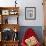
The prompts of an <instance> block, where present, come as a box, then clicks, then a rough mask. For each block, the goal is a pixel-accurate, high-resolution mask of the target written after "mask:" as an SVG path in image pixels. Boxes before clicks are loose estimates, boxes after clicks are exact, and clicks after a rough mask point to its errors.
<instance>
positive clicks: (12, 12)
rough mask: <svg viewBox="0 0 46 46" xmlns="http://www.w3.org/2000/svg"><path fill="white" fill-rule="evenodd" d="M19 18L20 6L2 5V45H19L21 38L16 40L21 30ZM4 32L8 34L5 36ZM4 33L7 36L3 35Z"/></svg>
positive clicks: (0, 29) (0, 30)
mask: <svg viewBox="0 0 46 46" xmlns="http://www.w3.org/2000/svg"><path fill="white" fill-rule="evenodd" d="M9 17H12V18H9ZM18 18H19V7H0V32H1V34H0V35H1V38H0V39H1V41H0V46H18V42H19V39H17V40H16V37H18V36H17V35H18V32H19V24H18ZM11 21H12V22H11ZM13 22H14V23H13ZM11 32H12V34H11ZM5 33H6V34H5ZM4 34H5V35H7V36H5V35H4ZM2 35H4V36H5V38H4V36H3V37H2ZM10 37H11V39H9V38H10ZM5 39H6V40H5ZM7 39H8V41H7Z"/></svg>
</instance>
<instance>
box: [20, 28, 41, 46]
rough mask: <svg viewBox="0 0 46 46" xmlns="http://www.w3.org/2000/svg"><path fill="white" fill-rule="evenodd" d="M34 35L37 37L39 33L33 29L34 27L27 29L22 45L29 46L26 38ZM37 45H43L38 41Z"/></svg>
mask: <svg viewBox="0 0 46 46" xmlns="http://www.w3.org/2000/svg"><path fill="white" fill-rule="evenodd" d="M32 36H34V37H35V38H36V39H37V35H36V33H35V32H34V31H33V29H32V28H29V29H27V31H26V32H25V34H24V37H23V38H22V42H21V46H27V45H26V43H25V40H26V39H28V38H30V37H32ZM37 41H38V40H37ZM35 46H41V44H40V42H39V41H38V42H37V44H36V45H35Z"/></svg>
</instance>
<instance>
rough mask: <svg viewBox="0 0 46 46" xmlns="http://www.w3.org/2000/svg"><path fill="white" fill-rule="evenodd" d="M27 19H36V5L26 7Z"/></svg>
mask: <svg viewBox="0 0 46 46" xmlns="http://www.w3.org/2000/svg"><path fill="white" fill-rule="evenodd" d="M25 20H36V7H25Z"/></svg>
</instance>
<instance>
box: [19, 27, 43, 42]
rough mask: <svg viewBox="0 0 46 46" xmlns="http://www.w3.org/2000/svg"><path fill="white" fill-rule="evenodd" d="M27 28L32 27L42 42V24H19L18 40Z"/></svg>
mask: <svg viewBox="0 0 46 46" xmlns="http://www.w3.org/2000/svg"><path fill="white" fill-rule="evenodd" d="M28 28H32V29H33V30H34V31H35V32H36V34H37V37H38V39H39V41H40V42H41V43H43V33H42V32H43V30H42V26H21V27H20V32H19V39H20V41H21V40H22V38H23V35H24V33H25V31H26V30H27V29H28Z"/></svg>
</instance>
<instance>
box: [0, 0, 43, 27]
mask: <svg viewBox="0 0 46 46" xmlns="http://www.w3.org/2000/svg"><path fill="white" fill-rule="evenodd" d="M14 1H15V0H0V6H2V7H4V6H6V7H7V6H15V3H14ZM17 3H18V4H17V6H19V7H20V10H19V15H20V16H19V24H20V26H43V6H42V0H17ZM25 7H36V20H25Z"/></svg>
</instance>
